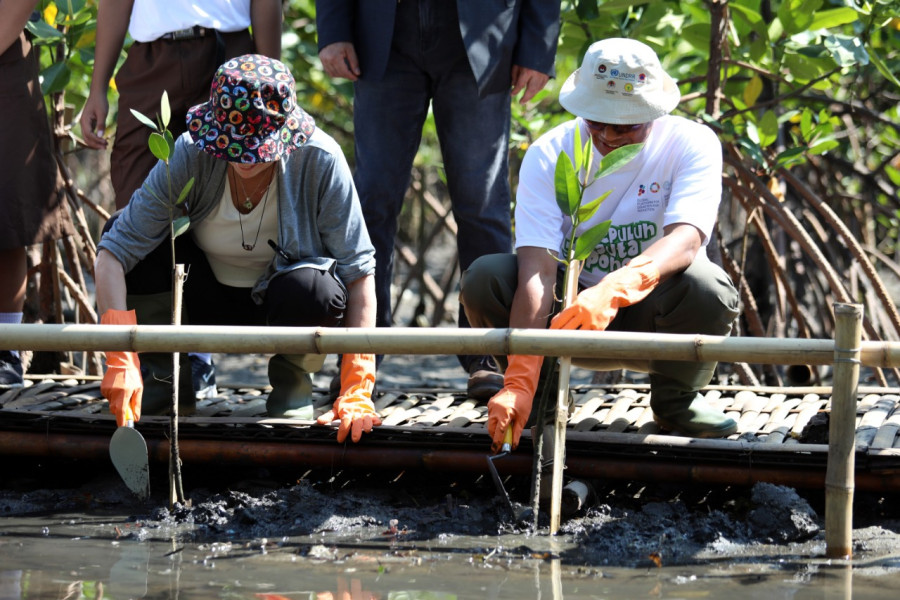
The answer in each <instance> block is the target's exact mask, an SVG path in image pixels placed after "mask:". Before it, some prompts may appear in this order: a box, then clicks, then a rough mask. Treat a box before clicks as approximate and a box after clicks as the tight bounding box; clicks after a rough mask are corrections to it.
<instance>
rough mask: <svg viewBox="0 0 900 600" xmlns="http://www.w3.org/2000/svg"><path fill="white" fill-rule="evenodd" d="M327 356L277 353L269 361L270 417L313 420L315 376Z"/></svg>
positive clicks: (267, 409)
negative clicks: (313, 378)
mask: <svg viewBox="0 0 900 600" xmlns="http://www.w3.org/2000/svg"><path fill="white" fill-rule="evenodd" d="M325 357H326V355H325V354H276V355H274V356H273V357H272V358H270V359H269V383H270V384H271V385H272V391H271V392H270V393H269V397H268V398H267V399H266V412H267V413H268V414H269V416H270V417H276V418H282V417H286V418H290V419H304V420H312V418H313V400H312V389H313V385H312V374H313V373H315V372H317V371H318V370H319V369H321V368H322V365H324V364H325Z"/></svg>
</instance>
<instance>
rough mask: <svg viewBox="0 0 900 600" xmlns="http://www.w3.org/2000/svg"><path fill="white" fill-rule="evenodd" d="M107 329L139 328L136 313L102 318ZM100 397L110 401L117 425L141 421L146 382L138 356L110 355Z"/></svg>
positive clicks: (108, 313) (114, 312)
mask: <svg viewBox="0 0 900 600" xmlns="http://www.w3.org/2000/svg"><path fill="white" fill-rule="evenodd" d="M100 323H101V324H103V325H137V317H136V316H135V314H134V311H133V310H114V309H109V310H107V311H106V312H105V313H103V316H101V317H100ZM100 393H101V394H103V397H104V398H106V399H107V400H109V412H111V413H112V414H114V415H116V423H117V424H118V425H119V427H124V426H125V425H127V424H128V421H132V420H133V421H139V420H140V419H141V397H142V396H143V395H144V380H143V379H141V361H140V360H138V355H137V354H136V353H134V352H119V351H109V352H107V353H106V373H104V374H103V381H102V382H100Z"/></svg>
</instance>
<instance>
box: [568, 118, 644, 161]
mask: <svg viewBox="0 0 900 600" xmlns="http://www.w3.org/2000/svg"><path fill="white" fill-rule="evenodd" d="M584 122H585V124H586V125H587V128H588V132H590V134H591V140H593V142H594V148H596V149H597V151H598V152H600V154H602V155H603V156H606V155H607V154H609V153H610V152H612V151H613V150H615V149H616V148H621V147H622V146H627V145H628V144H640V143H641V142H643V141H644V140H646V139H647V136H648V135H650V128H651V127H652V125H653V122H652V121H651V122H649V123H637V124H635V125H611V124H609V123H601V122H600V121H589V120H588V119H584Z"/></svg>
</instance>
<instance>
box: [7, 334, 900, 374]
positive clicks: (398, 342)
mask: <svg viewBox="0 0 900 600" xmlns="http://www.w3.org/2000/svg"><path fill="white" fill-rule="evenodd" d="M0 340H2V345H3V346H4V347H10V348H19V349H28V350H82V351H105V350H124V351H133V352H176V351H177V352H218V353H241V352H246V353H259V354H275V353H292V354H304V353H317V354H339V353H343V352H367V353H375V354H542V355H544V356H573V357H584V358H621V359H641V358H642V359H646V358H648V357H653V358H655V359H661V360H689V361H719V362H748V363H755V364H783V365H794V364H804V365H829V364H832V363H833V362H834V341H833V340H828V339H786V338H773V339H766V338H751V337H722V336H712V335H687V334H652V333H630V332H612V331H556V330H549V329H547V330H536V329H457V328H449V327H448V328H420V327H391V328H326V327H322V328H317V327H238V326H203V325H179V326H177V327H176V326H173V325H135V326H127V325H88V324H84V325H82V324H68V325H56V324H19V325H6V324H0ZM860 364H861V365H863V366H867V367H900V342H883V341H864V342H862V343H861V344H860Z"/></svg>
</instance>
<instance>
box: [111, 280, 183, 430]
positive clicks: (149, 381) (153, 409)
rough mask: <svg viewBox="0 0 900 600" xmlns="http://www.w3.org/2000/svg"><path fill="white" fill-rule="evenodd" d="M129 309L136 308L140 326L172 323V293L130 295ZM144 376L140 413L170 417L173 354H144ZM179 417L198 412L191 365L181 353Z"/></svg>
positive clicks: (142, 364)
mask: <svg viewBox="0 0 900 600" xmlns="http://www.w3.org/2000/svg"><path fill="white" fill-rule="evenodd" d="M126 303H127V305H128V308H129V309H134V312H135V315H136V317H137V322H138V324H140V325H169V324H171V323H172V294H171V293H170V292H163V293H159V294H141V295H138V294H130V295H128V297H127V298H126ZM138 358H139V359H140V361H141V377H142V378H143V380H144V395H143V399H142V400H141V413H142V414H145V415H168V414H169V413H170V411H171V407H172V378H173V377H172V366H173V361H172V354H171V353H168V352H141V353H139V354H138ZM178 365H179V371H180V372H179V375H178V414H179V415H181V416H188V415H192V414H194V413H195V412H196V410H197V399H196V398H195V397H194V386H193V384H192V382H191V364H190V359H189V357H188V354H187V353H181V354H179V360H178Z"/></svg>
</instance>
